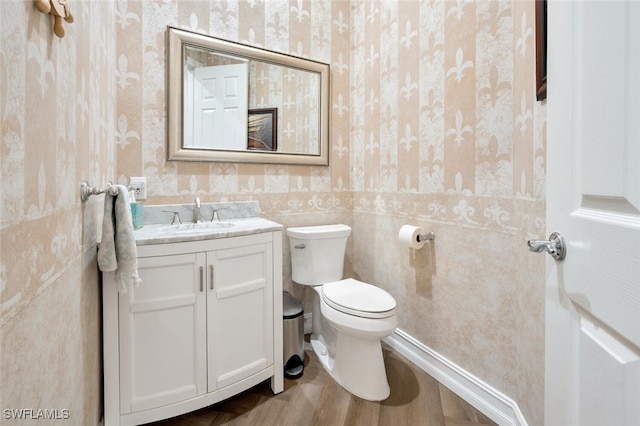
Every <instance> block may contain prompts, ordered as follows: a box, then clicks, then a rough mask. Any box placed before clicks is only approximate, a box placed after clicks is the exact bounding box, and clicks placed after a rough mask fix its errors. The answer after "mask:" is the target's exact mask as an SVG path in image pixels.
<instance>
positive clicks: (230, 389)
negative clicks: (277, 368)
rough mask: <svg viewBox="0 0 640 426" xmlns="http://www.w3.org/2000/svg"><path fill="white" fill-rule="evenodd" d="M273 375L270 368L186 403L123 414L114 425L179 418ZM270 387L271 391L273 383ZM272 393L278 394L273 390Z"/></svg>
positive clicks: (106, 425)
mask: <svg viewBox="0 0 640 426" xmlns="http://www.w3.org/2000/svg"><path fill="white" fill-rule="evenodd" d="M273 374H274V371H273V368H270V369H269V370H265V371H261V372H260V373H257V374H254V375H253V376H251V377H247V378H246V379H244V380H241V381H240V382H237V383H234V384H233V385H229V386H227V387H226V388H222V389H219V390H217V391H215V392H211V393H209V394H206V395H200V396H197V397H195V398H191V399H188V400H186V401H182V402H178V403H175V404H171V405H166V406H164V407H160V408H154V409H152V410H147V411H140V412H137V413H132V414H125V415H122V416H120V423H116V424H119V425H121V426H134V425H139V424H144V423H149V422H154V421H158V420H163V419H168V418H171V417H175V416H180V415H182V414H186V413H189V412H191V411H195V410H198V409H200V408H204V407H208V406H209V405H213V404H215V403H217V402H220V401H224V400H225V399H227V398H230V397H232V396H234V395H237V394H239V393H240V392H243V391H245V390H247V389H250V388H251V387H253V386H255V385H257V384H259V383H262V382H264V381H265V380H267V379H268V378H270V377H271V376H273ZM271 386H272V390H273V383H272V385H271ZM280 392H281V391H280ZM274 393H278V392H276V391H275V390H274ZM105 426H109V423H106V424H105Z"/></svg>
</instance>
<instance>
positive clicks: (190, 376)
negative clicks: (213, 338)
mask: <svg viewBox="0 0 640 426" xmlns="http://www.w3.org/2000/svg"><path fill="white" fill-rule="evenodd" d="M204 267H205V255H204V253H200V254H180V255H172V256H157V257H146V258H139V259H138V272H139V274H140V277H141V278H142V279H143V283H142V284H141V285H140V287H138V288H136V289H133V290H130V291H129V292H128V293H125V294H123V295H121V296H120V300H119V315H120V349H119V350H120V383H121V386H120V401H121V402H120V407H121V414H127V413H131V412H136V411H142V410H147V409H150V408H154V407H160V406H164V405H167V404H171V403H174V402H177V401H182V400H185V399H188V398H193V397H195V396H197V395H201V394H203V393H205V392H206V368H207V365H206V292H205V291H204V284H205V283H204ZM201 277H202V280H203V282H202V284H201Z"/></svg>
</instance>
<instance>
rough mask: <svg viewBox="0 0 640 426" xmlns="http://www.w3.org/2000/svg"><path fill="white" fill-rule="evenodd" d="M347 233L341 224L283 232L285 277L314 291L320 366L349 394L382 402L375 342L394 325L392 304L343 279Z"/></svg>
mask: <svg viewBox="0 0 640 426" xmlns="http://www.w3.org/2000/svg"><path fill="white" fill-rule="evenodd" d="M349 234H351V228H350V227H349V226H347V225H321V226H307V227H299V228H288V229H287V236H288V237H289V243H290V246H291V278H292V279H293V282H294V283H297V284H300V285H307V286H312V287H313V289H314V290H315V294H314V297H313V331H312V334H311V346H312V348H313V351H314V353H315V354H316V356H317V357H318V359H319V360H320V362H321V363H322V366H323V367H324V368H325V370H326V371H327V372H328V373H329V374H330V375H331V377H333V379H334V380H335V381H336V382H338V383H339V384H340V385H341V386H342V387H344V388H345V389H346V390H348V391H349V392H351V393H352V394H354V395H356V396H358V397H360V398H363V399H366V400H370V401H382V400H384V399H386V398H387V397H388V396H389V393H390V390H389V383H388V381H387V374H386V371H385V368H384V359H383V356H382V347H381V345H380V340H381V339H383V338H385V337H387V336H389V335H390V334H391V333H392V332H393V330H394V329H395V328H396V326H397V325H398V318H397V316H396V301H395V299H394V298H393V296H391V295H390V294H389V293H387V292H386V291H384V290H382V289H380V288H378V287H376V286H373V285H371V284H367V283H363V282H361V281H358V280H355V279H352V278H347V279H343V275H342V274H343V268H344V255H345V250H346V246H347V239H348V238H349Z"/></svg>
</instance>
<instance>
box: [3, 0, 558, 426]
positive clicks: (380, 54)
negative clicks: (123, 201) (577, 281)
mask: <svg viewBox="0 0 640 426" xmlns="http://www.w3.org/2000/svg"><path fill="white" fill-rule="evenodd" d="M71 4H72V12H73V14H74V17H75V22H74V24H73V25H69V26H67V27H66V28H65V29H66V31H67V35H66V36H65V37H64V38H63V39H58V38H55V37H54V36H52V34H51V32H50V31H51V28H50V25H51V24H50V22H49V21H47V20H45V19H44V18H43V16H42V14H40V13H39V12H37V10H36V9H35V7H33V4H32V2H26V1H20V0H10V1H3V2H0V12H1V14H2V16H3V26H2V29H1V30H0V31H1V33H0V34H1V42H2V46H3V48H2V69H3V76H6V78H2V79H1V80H2V81H0V89H1V91H0V94H1V97H2V99H1V100H2V106H3V109H2V120H3V121H2V133H1V137H2V139H1V140H2V148H1V150H2V151H1V152H2V169H1V173H2V191H1V200H2V204H1V209H2V210H1V211H2V216H1V229H0V232H1V237H2V241H1V244H2V259H1V262H0V315H1V316H0V318H1V319H2V324H1V328H0V332H1V333H2V343H3V344H2V345H1V346H2V348H1V349H0V351H2V353H1V355H2V356H1V357H0V358H1V359H0V363H1V365H0V367H1V370H0V371H1V373H0V374H2V380H1V382H2V384H1V385H0V386H1V387H2V388H1V389H0V393H2V395H3V401H2V404H3V407H4V406H7V404H9V405H11V406H16V407H23V406H34V405H37V404H39V403H40V402H39V401H47V404H50V406H52V407H55V406H61V405H60V404H65V403H66V402H65V401H66V400H63V397H62V396H61V395H58V394H57V393H56V392H55V389H57V388H59V387H60V386H63V385H64V386H65V388H68V389H69V392H68V394H69V395H73V396H74V398H75V399H74V401H75V402H74V403H73V404H74V405H73V406H72V407H70V408H71V409H72V410H76V412H78V413H83V414H82V415H83V416H84V417H83V420H84V422H83V424H98V422H99V417H100V401H99V398H100V374H101V372H100V354H99V353H98V352H96V351H98V350H99V348H100V344H99V339H100V328H99V324H100V320H101V319H100V317H99V312H100V305H99V304H100V300H99V285H100V284H99V275H98V271H97V268H96V266H95V247H96V241H97V238H98V234H99V228H100V226H99V224H100V220H101V214H102V211H101V210H102V209H101V199H100V197H92V199H90V200H89V202H87V203H86V204H82V203H81V202H80V199H79V195H78V185H79V182H80V180H81V179H83V178H85V179H89V180H90V181H91V183H92V184H95V185H98V186H102V185H104V184H105V183H106V181H107V180H110V179H114V180H116V181H119V182H127V181H128V178H129V177H130V176H147V179H148V186H149V190H148V191H149V198H148V200H147V203H148V204H161V203H188V202H192V201H193V198H194V197H195V196H199V197H200V198H201V199H202V200H203V202H213V201H224V200H229V201H234V200H257V201H259V203H260V208H261V210H262V213H261V214H262V215H263V216H265V217H267V218H269V219H272V220H274V221H277V222H280V223H282V224H283V225H284V226H285V227H288V226H300V225H312V224H324V223H338V222H342V223H346V224H348V225H350V226H352V228H353V231H352V234H351V237H350V239H349V245H348V253H347V259H346V264H345V274H346V275H347V276H351V277H355V278H358V279H361V280H363V281H367V282H370V283H373V284H375V285H377V286H379V287H382V288H384V289H386V290H387V291H389V292H390V293H391V294H392V295H393V296H394V297H395V298H396V300H397V302H398V307H399V318H400V326H399V328H401V329H402V330H404V331H405V332H407V333H408V334H410V335H411V336H413V337H415V338H416V339H417V340H418V341H420V342H422V343H424V344H425V345H427V346H428V347H430V348H431V349H433V350H434V351H436V352H438V353H440V354H441V355H442V356H444V357H446V358H447V359H449V360H451V361H452V362H454V363H456V364H458V365H459V366H461V367H462V368H464V369H465V370H467V371H468V372H470V373H471V374H474V375H476V376H477V377H478V378H480V379H481V380H483V381H485V382H486V383H488V384H489V385H491V386H493V387H494V388H496V389H498V390H499V391H501V392H502V393H504V394H505V395H508V396H509V397H511V398H512V399H513V400H515V401H516V402H517V403H518V406H519V408H520V410H521V411H522V413H523V415H524V417H525V418H526V419H527V422H528V423H529V424H532V425H535V424H542V423H543V417H542V415H543V405H544V402H543V391H544V389H543V388H544V384H543V377H544V259H543V258H542V256H538V257H532V256H531V255H530V254H529V253H528V251H527V250H526V244H525V241H526V239H528V238H531V237H534V236H535V237H541V236H543V235H544V232H545V185H546V182H545V155H546V146H545V144H546V138H545V132H546V129H545V125H546V116H545V115H546V110H545V105H544V104H541V103H539V102H536V98H535V46H534V41H535V37H534V27H533V23H534V2H533V1H530V2H526V1H507V0H505V1H498V0H496V1H483V0H480V1H472V0H457V1H453V0H423V1H418V0H408V1H392V0H385V1H377V0H373V1H364V0H350V1H349V0H342V1H340V0H335V1H330V0H319V1H309V0H288V1H275V0H227V1H215V2H210V1H204V0H178V1H175V0H174V1H166V0H142V1H141V0H118V1H115V2H85V1H73V2H71ZM167 25H172V26H175V27H179V28H185V29H188V30H191V31H197V32H202V33H206V34H210V35H213V36H216V37H220V38H224V39H229V40H232V41H239V42H242V43H246V44H250V45H254V46H259V47H260V46H262V47H267V48H269V49H271V50H276V51H279V52H284V53H288V54H293V55H297V56H303V57H306V58H310V59H313V60H317V61H322V62H326V63H329V64H330V65H331V120H330V121H331V130H330V137H331V155H330V165H329V166H328V167H308V166H291V165H255V164H254V165H251V164H233V163H197V162H195V163H194V162H174V161H167V160H166V130H165V129H166V128H165V125H166V99H165V83H166V82H165V59H166V56H165V53H166V52H165V31H166V27H167ZM407 223H409V224H413V225H419V226H422V227H423V228H424V229H425V230H426V231H434V232H435V234H436V240H435V241H434V242H433V243H430V244H428V245H426V246H425V248H423V249H422V250H419V251H416V252H411V251H410V250H409V249H407V248H405V247H403V246H401V245H400V243H399V242H398V241H397V233H398V230H399V228H400V227H401V226H402V225H404V224H407ZM284 248H285V250H284V253H283V261H284V265H283V266H284V268H283V269H284V271H285V287H286V288H287V289H288V290H289V291H292V292H293V293H294V294H295V295H296V296H298V297H300V298H301V299H303V300H304V301H305V304H306V305H307V309H310V305H309V303H308V301H309V294H305V292H304V290H302V289H300V288H299V287H297V286H294V285H293V284H292V283H291V281H290V272H289V270H290V266H289V254H288V242H287V241H285V242H284ZM34 259H37V262H34ZM307 293H308V292H307ZM25 336H28V337H29V338H30V340H32V341H34V342H39V343H33V345H26V346H25V345H20V344H19V343H18V342H19V341H20V340H22V339H23V338H24V337H25ZM5 342H9V343H7V344H5ZM69 354H72V355H69ZM41 358H42V359H48V363H47V364H46V365H44V364H43V362H42V361H40V359H41ZM52 363H53V364H55V365H56V366H59V367H60V368H51V364H52ZM72 365H73V366H75V365H82V366H83V368H81V369H74V368H72ZM66 367H68V368H66ZM54 383H55V384H59V385H60V386H57V385H56V386H52V384H54ZM69 384H70V385H69ZM67 385H69V386H67ZM45 408H46V407H45Z"/></svg>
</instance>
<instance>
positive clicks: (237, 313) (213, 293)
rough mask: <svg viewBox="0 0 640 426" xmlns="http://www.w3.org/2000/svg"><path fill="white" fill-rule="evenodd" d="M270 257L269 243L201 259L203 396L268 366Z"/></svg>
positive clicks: (270, 360) (270, 343)
mask: <svg viewBox="0 0 640 426" xmlns="http://www.w3.org/2000/svg"><path fill="white" fill-rule="evenodd" d="M272 257H273V254H272V247H271V244H270V243H261V244H253V245H247V246H242V247H235V248H227V249H221V250H217V251H212V252H208V253H207V262H208V267H209V268H210V269H209V270H208V272H209V273H208V276H209V280H210V281H209V286H208V289H209V290H208V291H209V294H208V297H207V315H208V321H209V322H208V327H207V333H208V334H207V345H208V347H209V352H208V356H209V364H208V366H209V374H208V376H209V383H208V387H209V391H213V390H216V389H220V388H223V387H225V386H227V385H230V384H232V383H235V382H237V381H238V380H242V379H244V378H246V377H249V376H251V375H252V374H255V373H257V372H259V371H261V370H264V369H265V368H267V367H268V366H270V365H272V364H273V269H272V268H273V264H272ZM211 268H212V269H211Z"/></svg>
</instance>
